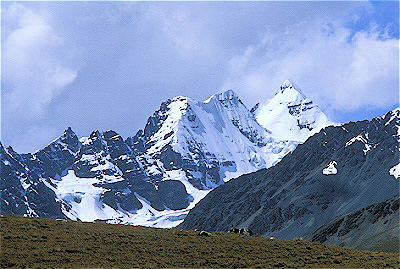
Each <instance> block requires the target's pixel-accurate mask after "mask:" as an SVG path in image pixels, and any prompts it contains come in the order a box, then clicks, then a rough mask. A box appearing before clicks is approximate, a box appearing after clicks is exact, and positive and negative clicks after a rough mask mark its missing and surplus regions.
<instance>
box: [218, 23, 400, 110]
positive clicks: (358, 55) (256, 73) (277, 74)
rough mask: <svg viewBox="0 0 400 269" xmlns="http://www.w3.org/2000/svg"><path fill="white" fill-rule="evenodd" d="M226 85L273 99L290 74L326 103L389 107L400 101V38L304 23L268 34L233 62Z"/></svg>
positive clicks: (336, 106)
mask: <svg viewBox="0 0 400 269" xmlns="http://www.w3.org/2000/svg"><path fill="white" fill-rule="evenodd" d="M229 64H230V70H231V75H230V77H229V79H227V81H226V82H225V84H224V86H223V88H225V89H226V88H234V89H238V91H239V93H240V95H241V96H244V98H243V99H245V101H247V103H255V102H257V100H256V99H250V98H249V99H248V100H246V96H259V97H264V99H265V98H270V97H272V95H273V94H274V90H275V89H277V87H278V86H279V84H280V83H281V82H283V81H284V80H285V79H287V78H291V79H292V80H294V81H295V82H296V83H297V84H299V85H300V86H301V87H302V88H303V89H304V91H305V94H306V95H308V96H310V97H311V98H313V99H315V100H316V101H317V102H319V103H320V105H321V106H322V107H333V109H334V110H345V111H354V110H357V109H360V108H363V107H373V108H390V107H392V106H393V105H395V104H397V103H398V85H399V40H398V39H396V38H391V37H389V36H388V34H387V32H386V31H385V30H379V29H378V27H376V26H375V25H371V27H370V28H369V29H368V30H363V31H359V32H356V33H354V32H351V30H350V29H348V28H346V27H344V26H342V25H341V24H339V23H326V22H325V23H323V22H318V23H317V22H314V23H307V24H305V23H299V24H297V25H293V26H291V27H290V28H287V31H285V32H283V33H279V34H272V33H268V34H267V35H266V36H265V38H264V39H263V40H262V41H261V42H260V43H259V44H255V45H251V46H248V47H247V49H246V50H245V51H244V52H243V53H242V54H241V55H237V56H235V57H233V58H232V59H231V61H230V63H229Z"/></svg>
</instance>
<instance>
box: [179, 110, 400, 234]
mask: <svg viewBox="0 0 400 269" xmlns="http://www.w3.org/2000/svg"><path fill="white" fill-rule="evenodd" d="M399 125H400V110H399V109H396V110H393V111H389V112H388V113H387V114H386V115H384V116H382V117H377V118H374V119H372V120H370V121H367V120H366V121H360V122H350V123H347V124H343V125H341V126H336V127H333V126H330V127H327V128H325V129H323V130H322V131H321V132H319V133H317V134H315V135H313V136H312V137H310V138H309V139H308V140H307V141H306V142H305V143H304V144H300V145H299V146H298V147H297V148H296V149H295V150H294V151H293V152H292V153H290V154H288V155H286V156H285V157H284V158H283V160H282V161H281V162H279V163H278V164H276V165H275V166H273V167H271V168H269V169H263V170H260V171H257V172H254V173H251V174H246V175H242V176H240V177H239V178H237V179H233V180H231V181H229V182H228V183H227V184H224V185H222V186H220V187H219V188H216V189H214V190H213V191H211V192H210V193H209V194H208V195H207V196H206V197H205V198H204V199H203V200H201V201H200V202H199V203H198V204H197V205H196V207H195V208H193V209H192V210H191V211H190V213H189V214H188V216H187V217H186V219H185V221H184V222H183V223H182V224H181V225H180V226H179V227H182V228H186V229H195V228H197V229H206V230H212V231H221V230H222V231H227V230H229V229H231V228H233V227H238V228H241V227H249V228H251V229H252V230H253V231H254V232H256V233H258V234H260V235H263V236H274V237H278V238H282V239H291V238H294V237H299V236H304V235H305V234H307V233H312V232H313V231H315V230H316V229H317V228H319V227H321V226H322V225H324V224H326V223H327V222H328V221H330V220H331V219H333V218H335V217H338V216H340V215H343V214H347V213H350V212H352V211H356V210H359V209H361V208H363V207H366V206H369V205H371V204H373V203H377V202H380V201H383V200H385V199H389V198H391V197H393V196H394V195H397V194H398V193H399V182H398V173H397V172H396V171H397V170H398V169H397V170H396V167H399V135H400V132H399Z"/></svg>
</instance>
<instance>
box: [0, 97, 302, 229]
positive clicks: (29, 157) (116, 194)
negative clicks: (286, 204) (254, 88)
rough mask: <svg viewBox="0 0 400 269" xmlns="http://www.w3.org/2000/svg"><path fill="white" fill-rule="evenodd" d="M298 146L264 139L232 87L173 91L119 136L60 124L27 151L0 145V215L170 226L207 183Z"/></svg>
mask: <svg viewBox="0 0 400 269" xmlns="http://www.w3.org/2000/svg"><path fill="white" fill-rule="evenodd" d="M291 96H292V99H293V100H296V98H297V94H296V92H292V93H291ZM286 97H287V98H288V99H290V96H287V94H286ZM298 143H299V141H298V140H288V139H280V138H276V137H273V136H272V134H271V133H270V132H269V131H268V130H266V129H265V128H264V127H262V126H261V125H260V124H259V123H258V122H257V120H256V118H255V117H254V115H253V114H252V113H251V112H250V111H249V110H248V109H247V108H246V106H245V105H244V104H243V103H242V101H241V100H240V98H239V97H238V96H237V95H236V94H235V93H234V92H233V91H231V90H229V91H226V92H223V93H220V94H216V95H213V96H211V97H210V98H209V99H208V100H206V101H205V102H198V101H195V100H192V99H190V98H187V97H181V96H178V97H175V98H173V99H169V100H166V101H165V102H163V103H162V104H161V106H160V108H159V109H158V110H157V111H155V112H154V114H153V115H152V116H151V117H149V119H148V121H147V124H146V126H145V128H144V129H143V130H140V131H138V132H137V134H136V135H135V136H133V137H128V138H127V139H123V138H122V137H121V136H120V135H119V134H117V133H116V132H114V131H112V130H109V131H105V132H99V131H94V132H92V133H91V134H90V135H89V136H88V137H83V138H81V139H78V137H77V136H76V134H75V133H74V132H73V131H72V130H71V129H70V128H68V129H67V130H66V131H65V132H64V134H63V135H62V136H61V137H60V138H58V139H56V140H55V141H53V142H52V143H51V144H49V146H47V147H46V148H44V149H42V150H39V151H37V152H35V153H32V154H18V153H16V152H15V151H14V150H13V149H12V148H7V149H4V148H3V146H0V153H1V156H0V157H1V160H2V161H1V176H2V177H1V182H0V183H1V184H0V185H1V190H0V191H1V199H0V203H1V204H0V206H1V212H2V213H7V214H21V215H22V214H26V215H28V216H43V217H45V216H48V217H57V218H69V219H73V220H76V219H79V220H82V221H94V220H97V219H101V220H106V221H109V222H113V223H130V224H140V225H154V226H158V227H170V226H174V225H177V224H178V223H180V222H181V221H182V220H183V218H184V217H185V216H186V215H187V213H188V211H189V209H191V208H192V207H193V206H194V205H195V204H196V203H197V202H198V201H199V200H200V199H201V198H203V197H204V196H205V195H206V194H207V193H208V192H209V191H210V190H211V189H213V188H215V187H217V186H220V185H222V184H223V183H224V182H226V181H228V180H229V179H231V178H233V177H237V176H239V175H241V174H244V173H249V172H253V171H256V170H259V169H262V168H266V167H270V166H272V165H274V164H276V163H277V162H279V161H280V160H281V159H282V157H283V156H285V155H286V154H287V153H288V152H290V151H292V150H293V149H294V148H295V147H296V146H297V144H298Z"/></svg>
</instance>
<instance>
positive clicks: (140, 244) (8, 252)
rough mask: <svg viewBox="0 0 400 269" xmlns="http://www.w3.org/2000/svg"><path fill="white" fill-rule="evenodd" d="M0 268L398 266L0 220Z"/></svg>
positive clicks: (142, 231)
mask: <svg viewBox="0 0 400 269" xmlns="http://www.w3.org/2000/svg"><path fill="white" fill-rule="evenodd" d="M0 224H1V225H0V227H1V252H2V255H1V258H0V267H2V268H5V267H36V268H39V267H41V268H43V267H58V268H62V267H68V268H71V267H112V266H113V267H119V268H121V267H125V268H128V267H129V268H132V267H141V268H160V267H181V268H182V267H184V268H188V267H191V268H193V267H196V268H210V267H214V268H221V267H224V268H238V267H286V268H290V267H292V268H298V267H316V268H321V267H330V268H333V267H340V268H361V267H362V268H384V267H385V268H389V267H391V268H399V264H398V255H396V254H388V253H382V252H368V251H359V250H352V249H346V248H341V247H334V246H326V245H323V244H320V243H310V242H306V241H302V240H298V239H296V240H291V241H282V240H279V239H266V238H262V237H259V236H245V235H237V234H229V233H223V232H217V233H211V235H210V236H206V237H203V236H199V232H196V231H187V230H180V229H177V228H171V229H161V228H150V227H137V226H129V225H117V224H106V223H85V222H77V221H66V220H54V219H42V218H28V217H21V216H16V215H1V218H0Z"/></svg>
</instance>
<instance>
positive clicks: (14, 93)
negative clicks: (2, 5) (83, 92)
mask: <svg viewBox="0 0 400 269" xmlns="http://www.w3.org/2000/svg"><path fill="white" fill-rule="evenodd" d="M2 16H3V17H2V19H3V21H4V23H5V24H6V25H7V24H8V23H10V22H11V23H12V24H13V26H16V27H15V29H4V30H3V31H4V32H5V36H4V37H3V38H2V39H3V40H2V61H3V63H6V64H4V65H3V68H2V83H3V84H5V85H7V86H8V87H5V89H8V90H6V91H5V92H2V94H3V98H4V100H3V105H4V107H5V108H6V110H5V111H4V110H3V113H4V116H6V117H7V115H8V114H12V115H13V117H15V116H18V117H21V118H28V119H35V118H37V117H41V116H43V113H44V109H45V108H46V105H48V104H49V103H50V102H51V101H52V100H53V99H54V98H55V97H57V95H58V94H59V93H60V92H61V91H63V90H64V89H65V87H66V86H68V85H69V84H71V83H72V82H73V81H74V80H75V79H76V77H77V71H76V70H74V69H72V68H70V67H68V66H67V65H65V64H64V63H63V60H62V53H60V50H62V48H63V38H61V37H59V36H58V35H57V34H56V33H55V32H54V31H53V29H52V28H51V26H50V25H49V24H48V23H47V22H46V18H45V16H43V15H40V14H36V13H34V12H33V11H32V10H30V9H28V8H26V7H24V6H23V5H21V4H17V3H15V4H12V5H10V6H9V7H7V8H6V9H5V10H3V15H2Z"/></svg>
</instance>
